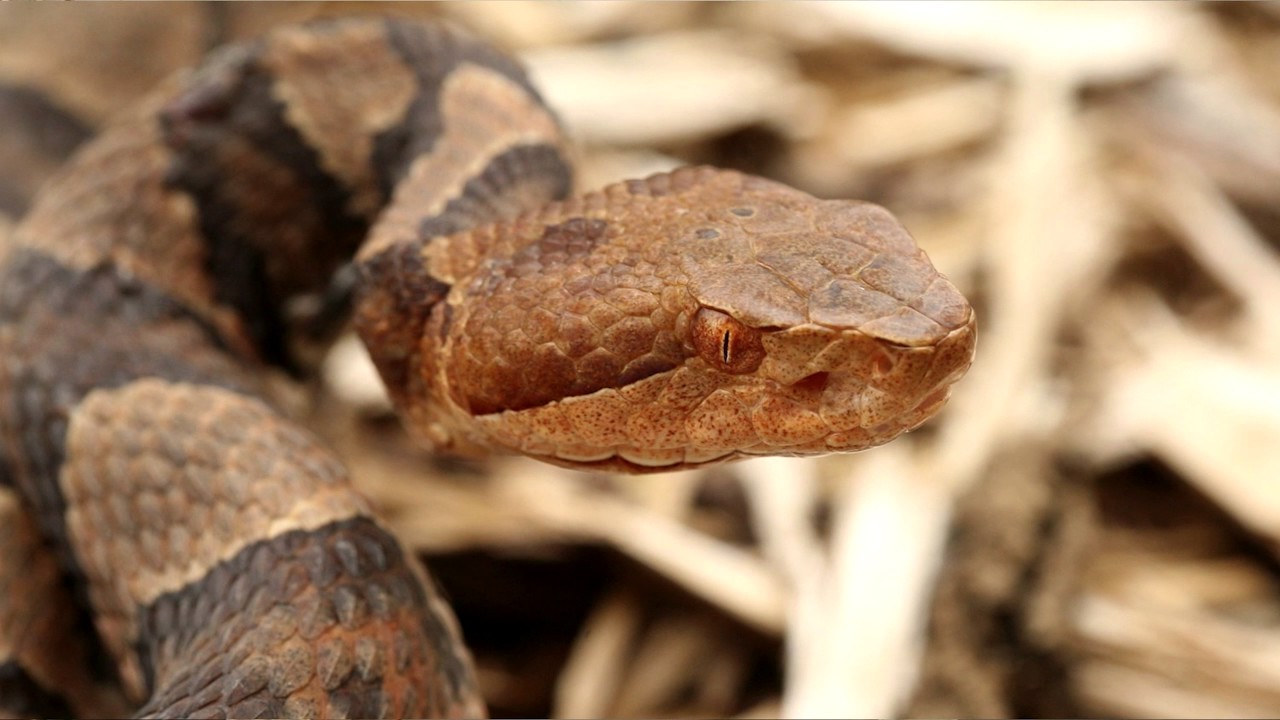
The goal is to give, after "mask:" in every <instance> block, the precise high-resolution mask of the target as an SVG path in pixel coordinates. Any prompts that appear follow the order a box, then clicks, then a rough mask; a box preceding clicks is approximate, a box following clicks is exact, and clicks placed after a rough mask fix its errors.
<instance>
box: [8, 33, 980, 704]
mask: <svg viewBox="0 0 1280 720" xmlns="http://www.w3.org/2000/svg"><path fill="white" fill-rule="evenodd" d="M571 188H572V163H571V153H570V150H569V146H568V143H567V141H566V140H565V137H564V135H563V133H562V130H561V127H560V124H559V122H558V121H557V119H556V117H555V115H554V114H553V113H552V112H551V111H550V110H548V109H547V108H546V106H545V105H544V104H543V102H542V100H541V98H540V97H539V95H538V93H537V91H536V90H535V89H534V88H533V87H532V86H531V84H530V83H529V81H528V79H527V77H526V76H525V74H524V72H523V71H522V70H521V68H520V67H519V66H518V64H516V63H515V62H514V61H512V60H511V59H510V58H508V57H507V56H506V55H504V54H502V53H500V52H499V51H497V50H495V49H493V48H492V47H490V46H488V45H486V44H484V43H482V42H479V41H477V40H475V39H473V38H471V37H469V36H467V35H465V34H463V33H461V32H458V31H456V30H453V29H449V28H446V27H442V26H437V25H422V24H416V23H409V22H402V21H391V20H379V19H363V20H347V21H340V22H328V23H313V24H308V25H304V26H299V27H289V28H285V29H281V30H278V31H276V32H274V33H272V34H271V35H269V36H267V37H265V38H263V39H261V40H259V41H256V42H251V43H248V44H243V45H237V46H232V47H229V48H225V49H222V50H220V51H217V52H215V53H214V54H213V55H211V56H210V58H209V59H208V60H207V61H206V62H205V63H204V64H203V65H202V66H201V67H199V68H198V69H196V70H194V71H191V72H187V73H183V74H181V75H178V76H175V77H174V78H172V79H171V80H170V81H169V82H167V83H165V85H164V86H163V87H161V88H159V89H158V90H157V91H156V92H155V93H154V94H153V95H151V96H150V97H149V98H148V99H147V100H145V101H143V102H142V103H141V104H140V105H139V106H138V107H137V108H135V109H133V110H132V111H130V112H129V113H127V114H126V115H124V116H122V117H121V118H119V119H118V120H117V121H116V122H115V123H113V125H112V126H111V127H109V128H108V129H107V130H106V131H105V132H104V133H103V134H102V135H100V136H99V137H98V138H97V139H96V140H94V141H93V142H92V143H90V144H89V145H88V146H87V147H86V148H84V149H83V150H82V151H81V152H79V153H78V154H77V155H76V157H75V158H74V159H73V160H72V161H71V162H70V163H69V164H68V165H67V166H66V167H65V168H64V169H63V170H62V171H60V173H59V174H58V175H57V176H56V177H55V178H54V180H53V181H51V182H50V183H49V184H48V185H47V186H46V187H45V188H44V190H43V191H42V192H41V194H40V195H39V196H38V198H37V200H36V202H35V203H34V205H33V207H32V208H31V210H30V212H29V213H28V214H27V216H26V217H25V219H24V220H23V221H22V223H21V224H20V225H18V226H17V227H16V229H15V230H14V231H13V234H12V237H11V239H10V240H9V242H8V243H6V244H4V245H2V246H0V358H3V363H2V364H0V489H3V488H7V489H10V490H13V491H16V495H17V498H20V499H17V498H15V497H14V495H12V494H0V515H3V518H0V521H4V525H3V527H4V529H3V530H0V553H3V560H4V564H3V565H0V712H3V711H6V710H7V711H8V712H14V713H37V714H40V713H53V712H63V711H68V712H77V713H82V714H85V713H88V714H92V713H93V712H101V710H100V709H95V706H94V705H93V704H92V701H91V700H87V699H83V698H91V697H93V696H94V691H93V688H95V687H99V686H101V685H102V675H103V672H102V670H101V667H102V665H103V664H102V663H101V662H99V663H98V666H97V667H98V670H96V671H94V670H86V669H83V667H84V666H85V661H86V660H87V661H90V662H89V663H88V665H89V666H91V667H92V666H93V663H92V662H91V661H93V660H95V659H97V660H99V661H100V660H101V659H102V658H104V657H105V658H109V659H110V667H112V668H114V669H113V670H111V671H110V672H109V673H108V674H109V675H114V678H115V679H116V680H118V682H119V683H120V685H121V687H122V688H123V693H124V697H125V699H126V701H127V702H129V703H133V704H135V705H136V706H137V707H139V709H138V710H137V712H138V713H139V714H140V715H142V716H156V717H175V716H184V717H217V716H234V717H283V716H326V717H329V716H332V717H337V716H361V717H364V716H368V717H373V716H425V715H455V716H456V715H479V714H483V712H484V706H483V702H482V700H481V699H480V696H479V693H478V691H477V689H476V683H475V678H474V672H473V670H472V667H471V662H470V659H469V655H468V653H467V651H466V649H465V647H464V646H463V644H462V641H461V638H460V635H459V632H458V629H457V627H456V622H455V621H454V619H453V616H452V614H451V613H450V611H449V609H448V608H447V606H446V605H445V604H444V603H443V601H442V600H441V599H440V598H439V596H438V594H437V593H436V591H435V590H434V589H433V586H432V584H431V582H430V580H429V578H428V576H427V575H426V573H425V571H424V570H423V569H422V568H421V567H419V565H418V564H417V563H416V561H415V560H414V559H413V557H412V556H411V555H410V554H409V553H408V552H407V551H406V550H405V549H404V548H403V547H402V546H401V545H400V544H399V543H398V542H397V541H396V540H395V538H394V537H393V536H392V535H391V534H390V533H389V532H388V531H387V530H386V529H385V527H384V526H383V525H382V524H381V523H380V522H379V521H378V519H377V517H376V516H375V515H374V513H373V512H372V510H371V508H370V507H369V504H368V502H367V501H365V500H364V499H363V498H361V497H360V496H359V495H358V494H357V493H355V492H354V491H353V490H352V489H351V486H350V483H349V481H348V478H347V475H346V472H345V470H344V469H343V467H342V466H341V464H340V463H338V462H337V461H336V460H335V459H334V458H333V456H332V454H331V453H330V452H329V451H328V450H326V449H325V448H324V447H323V446H322V445H321V444H320V443H319V441H317V440H316V439H314V438H313V437H312V436H311V435H310V434H308V433H307V432H306V431H305V430H302V429H300V428H299V427H297V426H296V425H295V424H294V423H293V422H292V421H290V420H289V419H288V417H287V416H286V415H285V414H284V413H283V412H282V411H281V410H279V409H278V405H277V403H275V402H274V401H273V398H272V393H271V385H270V383H268V382H267V381H266V380H264V375H265V373H264V370H268V369H269V368H273V367H274V368H277V369H283V370H285V371H287V372H295V373H296V372H298V371H299V369H300V368H301V367H303V366H304V365H305V363H303V362H301V361H300V360H299V358H298V355H297V351H296V348H297V346H298V344H299V341H300V340H302V339H305V338H306V337H307V336H308V335H309V333H311V331H312V330H313V329H314V328H313V327H311V323H308V322H304V321H300V320H299V318H300V317H302V318H304V319H305V318H306V317H308V316H306V314H305V313H298V312H297V308H298V307H299V306H305V302H304V301H307V300H314V299H316V298H322V299H325V301H324V302H321V303H320V305H321V306H326V305H327V304H328V303H329V301H333V302H334V303H336V304H337V305H339V306H341V304H342V303H341V302H340V301H341V300H342V299H343V298H347V299H353V301H354V317H355V324H356V328H357V330H358V332H359V333H360V335H361V337H362V339H363V340H364V341H365V343H366V346H367V347H368V349H369V352H370V355H371V356H372V357H373V359H374V362H375V364H376V366H377V368H378V370H379V372H380V374H381V376H382V378H383V380H384V381H385V383H386V385H387V387H388V390H389V391H390V393H391V395H392V398H393V400H394V401H395V403H396V406H397V409H398V411H399V412H400V414H401V415H402V417H403V419H404V420H405V423H406V425H407V426H408V427H409V428H411V430H412V431H414V432H415V434H416V435H418V436H419V437H420V438H421V439H422V440H423V441H425V442H426V443H428V444H429V445H431V446H433V447H435V448H437V449H439V450H441V451H446V452H454V453H479V452H491V451H495V450H497V451H509V452H519V453H524V454H528V455H532V456H534V457H537V458H540V459H543V460H546V461H548V462H553V463H557V464H561V465H569V466H573V467H591V468H604V469H617V470H625V471H633V472H635V471H648V470H659V469H661V470H669V469H674V468H681V467H692V466H697V465H701V464H705V463H710V462H721V461H725V460H729V459H733V458H736V457H741V456H748V455H761V454H790V455H808V454H816V453H825V452H831V451H848V450H857V449H862V448H865V447H870V446H872V445H876V444H879V443H881V442H884V441H887V440H889V439H891V438H893V437H894V436H896V435H898V434H899V433H901V432H903V431H905V430H908V429H911V428H913V427H915V426H917V425H919V424H920V423H921V422H923V421H924V420H925V419H927V418H928V417H929V416H930V415H932V414H933V413H934V412H935V411H936V410H937V409H938V408H939V407H940V406H941V405H942V404H943V402H945V400H946V397H947V394H948V392H949V388H950V385H951V383H953V382H954V381H955V380H956V379H958V378H959V376H960V375H961V374H963V372H964V370H965V369H966V368H967V367H968V364H969V362H970V359H971V356H972V351H973V344H974V320H973V314H972V311H971V309H970V308H969V305H968V304H967V303H966V302H965V300H964V298H963V297H962V296H961V295H960V294H959V293H958V292H957V291H956V289H955V288H954V287H953V286H952V285H951V283H949V282H948V281H947V280H946V279H945V278H943V277H942V276H941V275H939V274H938V273H937V272H936V271H935V270H934V269H933V267H932V266H931V265H930V264H929V262H928V260H927V258H925V256H924V254H923V253H922V252H921V251H920V250H919V249H918V248H917V247H916V246H915V244H914V242H913V241H912V240H911V239H910V237H909V236H908V235H907V233H906V231H905V230H903V229H902V228H901V226H900V225H899V224H898V223H897V222H896V221H895V220H894V219H893V217H892V216H891V215H890V214H889V213H888V212H887V211H885V210H883V209H881V208H879V207H876V206H874V205H869V204H865V203H857V202H848V201H822V200H816V199H814V198H812V197H809V196H807V195H805V194H803V193H800V192H798V191H796V190H793V189H790V188H788V187H786V186H783V185H780V184H778V183H774V182H771V181H768V180H764V179H761V178H757V177H752V176H747V175H743V174H740V173H736V172H732V171H725V170H716V169H711V168H686V169H682V170H678V171H675V172H673V173H669V174H663V175H657V176H654V177H650V178H648V179H646V180H637V181H630V182H626V183H621V184H618V185H613V186H610V187H608V188H606V189H604V190H601V191H599V192H595V193H590V194H586V195H581V196H578V197H575V198H571V199H567V198H568V196H569V194H570V192H571ZM319 315H323V313H320V314H319ZM46 544H47V545H51V546H52V547H53V549H54V551H55V552H56V560H54V559H52V558H46V557H45V556H43V555H42V554H41V552H42V551H43V550H44V547H45V545H46ZM14 568H18V569H17V570H15V569H14ZM59 597H65V599H66V600H67V602H68V603H71V604H74V603H76V602H78V603H80V604H82V605H84V606H86V607H88V608H89V609H90V610H91V611H92V618H93V619H92V623H93V627H94V628H95V630H96V632H94V633H85V635H86V636H87V639H85V638H81V637H78V636H75V635H76V634H75V633H74V632H73V631H74V629H75V624H74V622H75V621H74V620H73V619H69V618H74V615H73V614H70V613H71V611H69V610H68V611H65V612H64V611H63V610H62V609H61V608H62V605H61V604H60V603H59V602H57V601H56V600H55V599H56V598H59ZM33 598H38V599H35V600H33ZM46 599H47V601H46ZM58 633H64V634H66V633H69V634H70V635H72V637H69V638H67V639H66V640H65V642H67V643H70V644H68V645H66V646H65V647H66V648H69V649H67V650H64V651H59V652H50V651H49V648H50V647H55V645H54V643H53V642H52V641H51V640H50V638H54V637H56V636H57V634H58ZM95 672H96V674H95ZM98 695H101V692H99V693H98ZM98 707H101V706H98Z"/></svg>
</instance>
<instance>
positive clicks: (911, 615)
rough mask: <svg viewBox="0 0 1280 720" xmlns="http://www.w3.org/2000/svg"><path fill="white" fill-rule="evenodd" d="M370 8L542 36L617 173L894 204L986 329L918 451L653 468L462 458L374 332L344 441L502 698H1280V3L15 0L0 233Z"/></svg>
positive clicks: (1019, 701)
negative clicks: (168, 99)
mask: <svg viewBox="0 0 1280 720" xmlns="http://www.w3.org/2000/svg"><path fill="white" fill-rule="evenodd" d="M353 12H354V13H361V14H368V13H375V12H380V13H389V14H394V15H415V16H440V17H446V18H449V19H451V20H453V21H455V22H457V23H460V24H462V25H465V26H468V27H470V28H472V29H473V30H474V31H475V32H477V33H478V34H480V35H483V36H485V37H487V38H489V39H491V40H492V41H494V42H495V43H497V44H499V45H501V46H504V47H507V48H509V49H511V50H513V51H514V52H515V53H517V54H518V55H519V56H520V57H521V58H523V60H524V61H525V62H526V63H528V65H529V67H530V68H531V70H532V73H533V75H534V77H535V80H536V81H537V83H538V84H539V86H540V87H541V88H542V89H543V91H544V94H545V95H546V96H547V98H548V99H549V100H550V102H551V104H552V105H553V106H554V107H556V108H558V109H559V111H560V112H561V113H562V117H563V119H564V120H565V122H566V123H567V124H568V125H569V127H570V128H571V129H572V132H573V134H574V136H575V137H576V139H577V140H578V142H579V145H580V148H581V168H582V170H581V175H580V178H579V180H580V185H581V187H583V188H584V189H585V188H591V187H595V186H599V185H601V184H603V183H606V182H609V181H613V180H617V179H620V178H623V177H633V176H641V175H645V174H648V173H651V172H654V171H657V170H662V169H667V168H670V167H673V166H676V165H679V164H685V163H710V164H716V165H722V166H728V167H734V168H739V169H743V170H747V171H750V172H753V173H758V174H761V175H766V176H769V177H772V178H776V179H779V180H782V181H785V182H788V183H790V184H793V185H795V186H797V187H799V188H801V189H803V190H806V191H808V192H810V193H813V194H815V195H818V196H822V197H856V198H863V199H867V200H872V201H875V202H878V203H880V204H883V205H885V206H887V207H888V208H890V209H891V210H893V211H894V212H895V213H897V214H898V215H899V217H900V218H901V219H902V220H903V221H904V222H905V224H906V225H907V226H908V227H909V228H910V229H911V230H912V232H913V233H914V234H915V236H916V238H917V239H918V240H919V242H920V243H921V245H922V246H924V247H925V249H926V250H927V251H928V253H929V255H930V256H931V257H932V259H933V261H934V262H935V264H936V265H937V266H938V267H939V268H940V269H941V270H942V271H943V272H944V273H946V274H947V275H948V276H949V277H950V278H951V279H952V280H953V281H954V282H956V283H957V285H959V286H960V287H961V289H962V290H964V292H965V293H966V294H967V295H968V296H969V297H970V298H971V300H972V301H973V302H974V304H975V306H976V308H977V310H978V313H979V347H978V355H977V359H976V361H975V363H974V365H973V368H972V370H971V371H970V372H969V375H968V376H967V377H966V378H965V379H964V380H962V381H961V382H960V383H959V385H958V386H957V388H956V391H955V394H954V396H953V398H952V400H951V403H950V405H949V406H948V407H947V408H946V409H945V410H944V412H943V413H942V414H941V415H940V416H939V417H938V418H937V419H935V420H934V421H932V422H930V423H928V424H927V425H926V426H925V427H923V428H921V429H920V430H919V431H917V432H914V433H912V434H910V435H908V436H906V437H904V438H901V439H899V440H897V441H895V442H893V443H891V444H890V445H888V446H885V447H883V448H879V449H876V450H872V451H868V452H865V453H862V454H858V455H852V456H844V457H830V458H824V459H821V460H788V459H764V460H755V461H751V462H744V463H739V464H734V465H729V466H725V467H720V468H714V469H711V470H707V471H703V472H688V473H673V474H669V475H662V476H650V477H642V478H627V477H614V476H604V475H591V474H585V473H575V472H569V471H562V470H558V469H555V468H550V467H545V466H541V465H538V464H536V463H533V462H530V461H523V460H518V459H509V458H505V459H495V460H493V461H491V462H488V463H484V464H475V463H468V464H463V463H458V462H448V461H444V460H439V459H432V458H430V457H428V456H427V455H426V454H425V453H424V452H422V451H421V450H418V449H416V448H414V447H413V446H412V445H411V444H410V443H409V442H408V441H407V440H406V438H405V437H404V435H403V433H402V432H401V431H400V430H399V427H398V425H397V423H396V421H395V420H394V418H393V417H392V416H391V414H390V412H389V410H388V408H387V405H386V401H385V400H384V399H383V397H382V396H381V393H380V390H379V388H378V385H377V382H376V380H375V379H374V376H373V375H372V372H371V370H369V369H368V366H367V364H366V363H365V361H364V360H363V358H362V351H361V350H359V349H358V346H357V345H356V344H355V343H354V342H353V341H351V340H349V339H348V340H345V341H343V342H342V343H340V344H339V345H338V346H337V347H336V348H335V350H334V351H333V352H332V353H331V355H330V356H329V358H328V359H327V360H326V362H325V365H324V372H323V374H322V379H321V381H320V382H318V383H317V386H316V387H315V388H308V389H306V390H304V391H303V392H302V393H301V395H302V397H305V398H306V399H309V400H310V401H311V405H312V407H313V408H314V410H313V411H312V415H313V416H314V427H315V428H316V429H317V430H318V431H319V432H320V433H321V434H323V435H325V436H326V437H328V438H329V439H331V440H332V441H333V442H334V443H336V444H337V445H338V447H339V448H340V450H341V452H342V454H343V456H344V457H345V459H346V460H347V461H348V462H349V463H350V464H351V466H352V468H353V470H354V473H355V475H356V477H357V478H358V479H359V481H360V483H361V485H362V487H363V488H364V489H365V490H366V491H367V492H368V493H370V494H371V495H372V496H373V497H374V498H375V499H376V501H377V502H378V503H379V504H380V506H381V507H382V509H383V511H384V513H385V515H386V516H387V517H388V518H389V520H390V523H391V525H392V527H393V528H394V529H395V531H396V532H397V533H398V534H399V535H400V537H401V538H402V539H404V540H405V541H406V542H408V543H410V544H411V545H412V546H413V547H414V548H416V549H417V551H418V552H420V553H421V554H422V555H423V557H424V558H425V559H426V560H427V561H428V563H429V565H430V567H431V569H432V571H433V572H434V573H435V575H436V576H437V578H438V579H439V580H440V582H441V584H442V585H443V586H444V588H445V590H446V593H447V595H448V596H449V597H450V599H451V600H452V602H453V604H454V607H455V608H456V610H457V612H458V614H459V617H460V619H461V621H462V624H463V627H464V630H465V634H466V636H467V638H468V640H469V642H470V643H471V645H472V647H473V649H474V651H475V654H476V658H477V661H478V664H479V667H480V671H481V680H482V684H483V687H484V691H485V694H486V696H487V698H488V700H489V702H490V706H491V711H492V713H493V714H494V715H496V716H511V715H516V716H545V715H551V716H558V717H588V716H602V715H609V716H623V717H626V716H637V717H638V716H647V717H686V716H713V715H714V716H738V717H777V716H780V715H785V716H795V717H818V716H836V717H850V716H855V717H856V716H986V717H1000V716H1023V717H1046V716H1068V715H1088V716H1119V715H1137V716H1148V717H1191V716H1205V717H1267V716H1271V717H1274V716H1276V715H1280V259H1278V258H1280V256H1278V255H1277V244H1278V243H1280V72H1277V68H1280V5H1275V4H1265V3H1258V4H1254V3H1249V4H1236V3H1223V4H1216V3H1215V4H1203V5H1201V4H1184V3H1178V4H1171V3H1153V4H1146V3H1142V4H1127V3H1105V4H1091V3H1090V4H1086V3H1065V4H1057V3H1044V4H1042V3H1016V4H1015V3H991V4H986V3H978V4H971V3H946V4H941V3H937V4H935V3H912V2H893V3H871V2H868V3H808V2H791V3H786V4H765V3H744V4H737V3H711V4H702V3H661V4H645V3H629V2H618V3H600V4H594V3H593V4H579V3H556V4H540V3H519V2H513V3H498V4H489V3H467V4H431V5H425V6H418V5H402V4H391V5H386V6H381V5H377V4H360V5H357V6H351V5H343V4H325V5H319V4H311V3H290V4H270V5H241V4H227V5H222V4H218V5H165V6H152V5H147V6H139V5H92V6H84V5H76V6H70V5H58V6H53V5H44V4H41V5H35V4H32V5H9V4H6V5H5V6H3V7H0V86H3V87H4V88H6V92H5V93H3V94H0V128H3V129H2V130H0V180H2V181H3V183H0V187H3V191H0V211H2V212H3V214H2V215H0V234H3V233H4V232H5V231H6V228H7V227H9V224H10V223H11V222H12V221H13V220H14V219H15V218H16V217H18V216H19V215H20V213H21V211H22V208H23V207H25V204H26V202H27V200H28V199H29V197H30V193H31V192H33V191H34V189H35V188H36V187H37V186H38V184H39V182H40V181H41V180H42V179H43V178H44V177H45V176H46V175H47V173H48V172H49V171H50V170H51V169H52V168H53V167H54V166H56V164H57V162H58V159H60V158H61V157H62V156H65V154H66V153H68V152H70V150H71V149H72V148H73V147H74V146H75V145H76V144H77V143H78V142H79V141H80V140H82V139H84V138H85V137H86V136H88V135H89V134H90V133H91V132H92V130H93V128H95V127H98V126H100V125H101V124H102V123H103V122H104V120H106V119H107V118H109V117H110V116H111V114H112V113H113V112H116V111H118V110H119V109H120V108H121V107H122V106H124V105H126V104H128V103H129V102H130V101H131V100H132V99H134V98H136V97H138V96H139V95H140V94H141V93H143V92H145V91H146V90H147V89H148V88H149V87H151V86H152V85H153V84H155V82H156V81H157V80H158V79H159V78H161V77H162V76H164V75H165V74H166V73H168V72H169V71H171V70H173V69H175V68H180V67H184V66H189V65H191V64H193V63H195V62H197V61H198V59H199V58H200V57H201V56H202V55H203V54H204V53H205V52H206V51H207V50H208V49H209V48H210V47H212V46H215V45H217V44H220V43H222V42H225V41H228V40H233V39H240V38H245V37H252V36H256V35H258V34H260V33H262V32H264V31H266V30H267V29H269V28H270V27H271V26H273V25H276V24H280V23H284V22H292V21H297V20H302V19H306V18H312V17H318V16H330V15H339V14H346V13H353ZM32 118H42V119H40V120H39V121H37V122H32ZM6 215H7V218H6V217H5V216H6Z"/></svg>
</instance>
